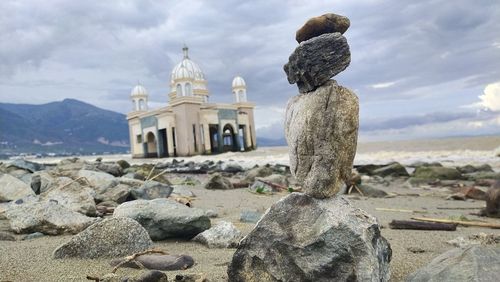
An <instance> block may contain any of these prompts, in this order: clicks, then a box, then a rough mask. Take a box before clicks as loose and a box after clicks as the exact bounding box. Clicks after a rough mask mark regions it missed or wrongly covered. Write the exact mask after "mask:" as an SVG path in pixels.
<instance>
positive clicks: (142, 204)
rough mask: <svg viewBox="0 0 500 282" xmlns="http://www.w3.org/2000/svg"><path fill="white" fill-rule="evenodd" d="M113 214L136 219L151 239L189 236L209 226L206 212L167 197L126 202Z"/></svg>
mask: <svg viewBox="0 0 500 282" xmlns="http://www.w3.org/2000/svg"><path fill="white" fill-rule="evenodd" d="M113 216H114V217H129V218H132V219H135V220H137V221H138V222H139V223H140V224H141V225H142V226H144V228H146V230H147V231H148V233H149V236H150V237H151V239H153V240H164V239H167V238H185V239H191V238H193V237H194V236H196V235H198V234H199V233H201V232H203V231H205V230H207V229H209V228H210V219H209V218H208V217H207V216H206V215H205V211H203V210H200V209H197V208H189V207H187V206H185V205H183V204H180V203H177V202H175V201H173V200H170V199H154V200H149V201H147V200H135V201H130V202H125V203H123V204H121V205H119V206H118V207H117V208H116V209H115V211H114V213H113Z"/></svg>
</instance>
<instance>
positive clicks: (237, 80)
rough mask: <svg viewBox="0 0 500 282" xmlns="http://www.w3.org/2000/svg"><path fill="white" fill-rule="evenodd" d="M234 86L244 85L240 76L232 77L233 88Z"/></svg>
mask: <svg viewBox="0 0 500 282" xmlns="http://www.w3.org/2000/svg"><path fill="white" fill-rule="evenodd" d="M236 87H246V83H245V80H244V79H243V78H242V77H241V76H237V77H235V78H234V79H233V88H236Z"/></svg>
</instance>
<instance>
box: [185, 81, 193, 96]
mask: <svg viewBox="0 0 500 282" xmlns="http://www.w3.org/2000/svg"><path fill="white" fill-rule="evenodd" d="M185 88H186V96H193V93H192V90H191V83H189V82H188V83H186V86H185Z"/></svg>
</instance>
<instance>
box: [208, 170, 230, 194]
mask: <svg viewBox="0 0 500 282" xmlns="http://www.w3.org/2000/svg"><path fill="white" fill-rule="evenodd" d="M205 189H209V190H228V189H234V187H233V184H232V183H231V181H229V179H227V178H225V177H224V176H222V175H220V174H219V173H214V174H212V176H211V177H210V179H209V180H208V182H207V183H206V184H205Z"/></svg>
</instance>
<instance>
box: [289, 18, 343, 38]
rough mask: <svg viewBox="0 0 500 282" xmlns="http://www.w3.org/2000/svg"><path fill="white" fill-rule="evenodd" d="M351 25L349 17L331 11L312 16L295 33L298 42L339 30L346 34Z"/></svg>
mask: <svg viewBox="0 0 500 282" xmlns="http://www.w3.org/2000/svg"><path fill="white" fill-rule="evenodd" d="M350 25H351V22H350V21H349V19H348V18H347V17H344V16H341V15H337V14H333V13H329V14H324V15H321V16H318V17H314V18H310V19H309V20H308V21H307V22H306V23H305V24H304V25H303V26H302V27H301V28H299V30H297V33H296V35H295V40H297V42H298V43H300V42H302V41H306V40H308V39H311V38H313V37H316V36H320V35H321V34H325V33H334V32H339V33H341V34H344V32H346V30H347V29H348V28H349V26H350Z"/></svg>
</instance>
